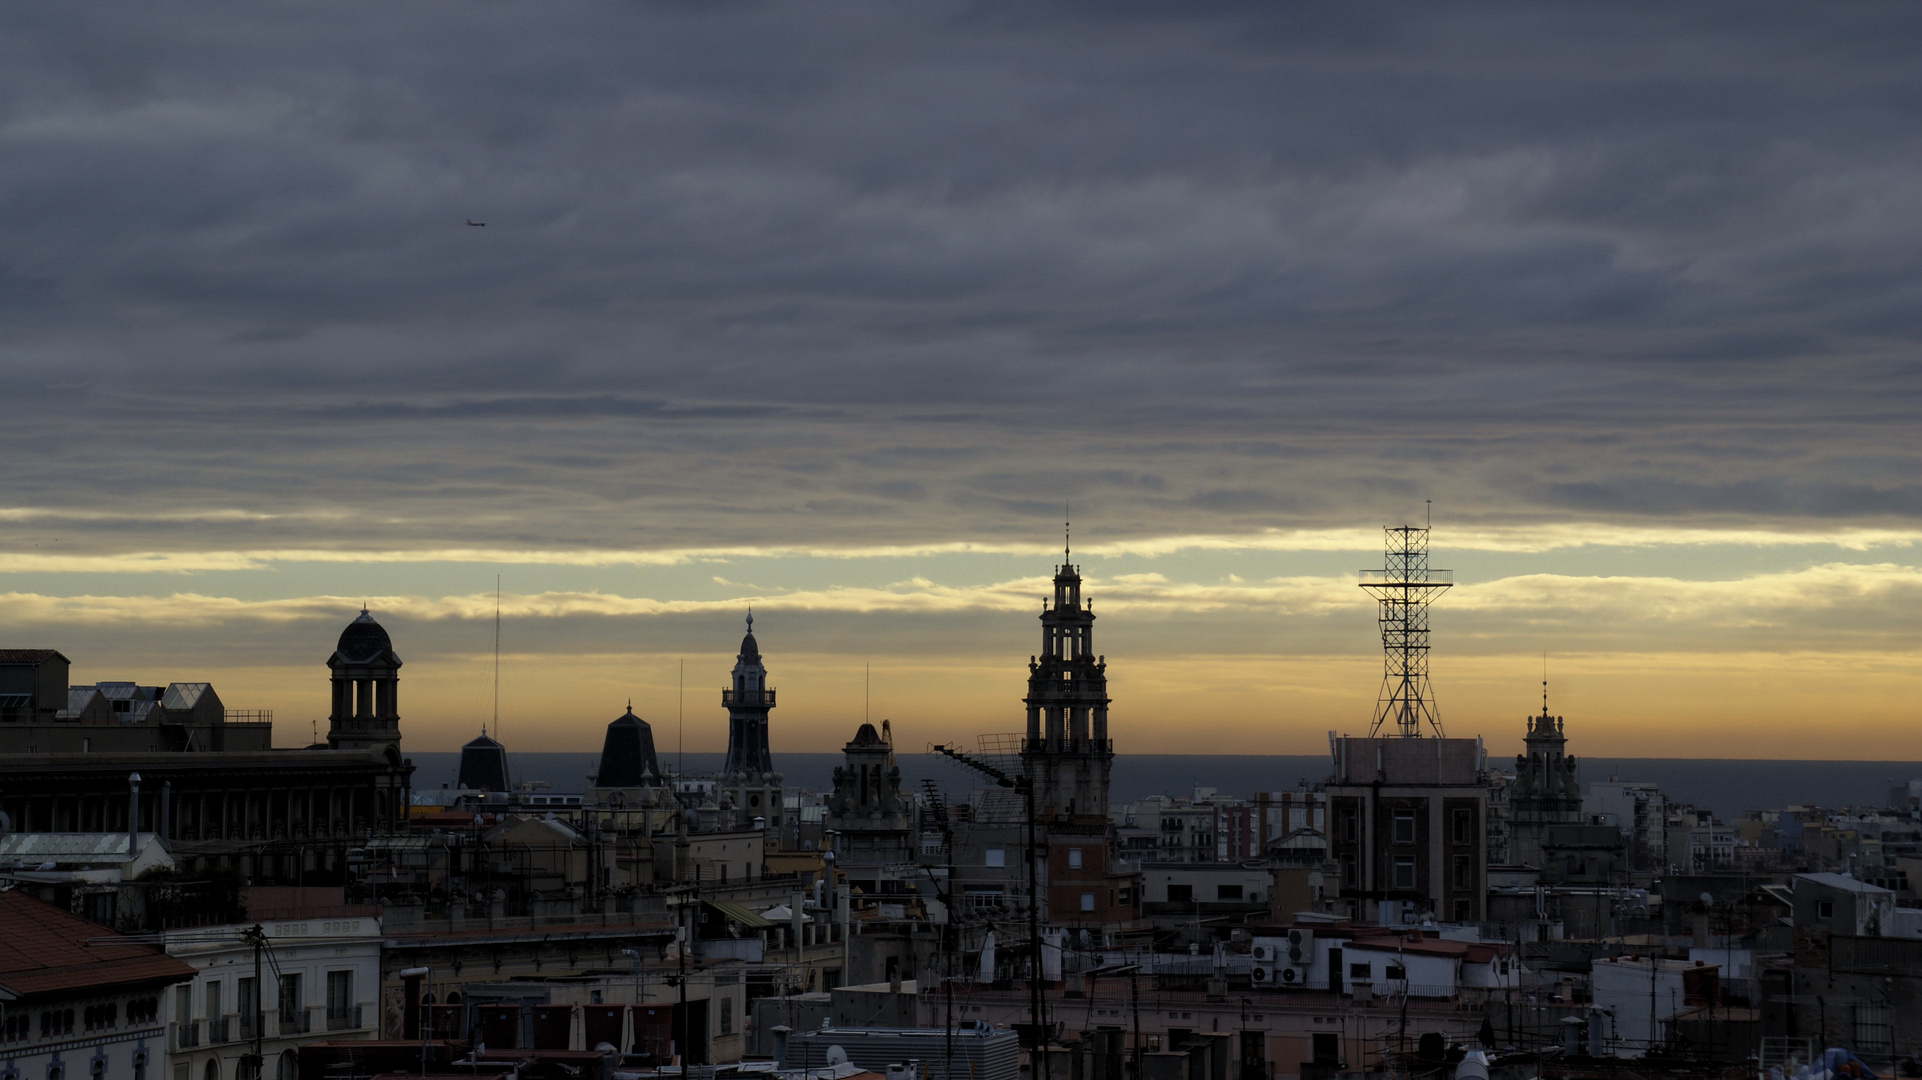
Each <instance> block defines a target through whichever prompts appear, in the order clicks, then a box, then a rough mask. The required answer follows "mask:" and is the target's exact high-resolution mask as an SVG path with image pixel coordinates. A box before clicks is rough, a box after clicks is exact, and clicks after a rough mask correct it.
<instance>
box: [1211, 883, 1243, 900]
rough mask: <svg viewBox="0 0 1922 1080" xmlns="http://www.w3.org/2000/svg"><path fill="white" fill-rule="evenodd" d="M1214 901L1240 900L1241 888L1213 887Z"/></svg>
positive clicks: (1228, 886) (1233, 886) (1232, 886)
mask: <svg viewBox="0 0 1922 1080" xmlns="http://www.w3.org/2000/svg"><path fill="white" fill-rule="evenodd" d="M1215 899H1217V900H1239V899H1241V886H1239V885H1217V886H1215Z"/></svg>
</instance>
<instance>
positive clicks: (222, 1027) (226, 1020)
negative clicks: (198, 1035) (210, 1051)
mask: <svg viewBox="0 0 1922 1080" xmlns="http://www.w3.org/2000/svg"><path fill="white" fill-rule="evenodd" d="M232 1031H233V1017H231V1016H223V1017H221V1018H220V1019H218V1020H209V1021H207V1045H209V1046H213V1045H216V1044H218V1043H224V1042H232V1041H233V1040H231V1039H229V1038H228V1037H227V1036H228V1035H229V1034H231V1033H232Z"/></svg>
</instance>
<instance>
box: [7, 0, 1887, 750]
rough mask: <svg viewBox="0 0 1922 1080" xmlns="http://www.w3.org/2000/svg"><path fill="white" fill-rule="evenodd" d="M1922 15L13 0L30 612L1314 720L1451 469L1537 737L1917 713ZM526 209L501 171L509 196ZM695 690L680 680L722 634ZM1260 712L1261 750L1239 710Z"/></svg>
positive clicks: (129, 626)
mask: <svg viewBox="0 0 1922 1080" xmlns="http://www.w3.org/2000/svg"><path fill="white" fill-rule="evenodd" d="M1917 40H1922V10H1919V9H1917V8H1915V7H1914V6H1913V5H1903V4H1875V3H1865V4H1852V5H1846V6H1841V7H1836V6H1826V7H1819V8H1818V7H1811V6H1806V5H1802V6H1796V5H1777V4H1764V5H1755V4H1739V5H1738V4H1720V5H1718V4H1701V5H1666V4H1653V3H1647V4H1637V3H1628V4H1610V5H1563V6H1559V7H1546V8H1545V7H1543V6H1541V5H1530V4H1462V5H1448V6H1446V7H1435V6H1410V5H1388V4H1382V5H1374V4H1365V3H1362V4H1342V5H1307V4H1292V5H1274V4H1229V3H1196V4H1141V3H1115V2H1109V3H1100V4H1075V3H1022V4H960V3H938V2H930V3H924V4H912V5H902V4H885V3H826V2H824V3H813V4H794V3H773V2H767V3H754V2H730V0H720V2H715V3H709V4H700V5H688V4H665V3H647V2H626V3H603V4H583V3H557V4H546V5H524V4H489V3H461V4H452V3H432V2H423V3H415V4H406V5H393V4H373V3H351V2H349V3H341V4H334V5H327V6H325V7H299V6H290V5H253V4H238V3H235V4H220V3H212V4H196V5H192V6H186V5H176V4H169V3H160V4H153V3H140V4H134V3H120V2H116V0H102V2H100V3H94V4H86V5H29V6H19V5H15V6H12V7H9V8H8V9H7V10H5V11H4V12H0V378H4V385H5V386H6V388H7V394H6V406H7V408H6V422H5V423H4V424H0V453H3V454H4V455H5V460H6V462H7V465H8V467H7V468H6V469H5V470H4V476H5V480H4V483H3V484H0V645H5V646H7V647H53V648H58V649H60V650H61V651H62V652H63V653H65V654H66V655H67V656H69V657H70V658H71V659H72V660H73V662H74V666H73V676H74V681H76V682H92V681H96V680H102V679H134V680H138V681H141V682H154V683H165V682H168V681H173V680H181V681H202V680H205V681H211V682H213V684H214V686H215V688H216V690H217V691H218V692H219V694H220V696H221V697H222V699H223V700H224V701H225V702H226V704H227V705H228V706H229V707H230V708H270V709H273V710H274V712H275V717H276V721H277V729H276V739H277V741H278V742H279V743H280V744H283V745H298V744H303V743H305V742H306V741H307V740H308V739H309V738H310V737H311V736H312V734H313V732H314V731H315V730H316V728H317V727H318V728H319V729H324V727H325V713H326V709H327V688H326V671H325V669H324V667H323V666H322V665H323V664H324V661H325V660H326V658H327V656H328V654H329V653H330V652H331V650H332V647H333V642H334V639H335V637H336V636H337V635H338V633H339V630H340V628H341V627H343V626H344V625H345V624H346V623H347V622H348V621H349V620H350V619H352V618H353V617H354V615H356V614H357V613H358V611H359V610H360V608H361V605H362V604H363V603H364V604H366V605H367V606H368V607H369V608H370V609H371V610H372V611H373V612H374V614H375V615H376V616H377V617H378V618H379V619H380V620H381V621H382V623H383V624H384V625H385V626H387V627H388V629H389V630H390V632H391V633H392V635H393V637H394V641H395V647H396V650H397V651H398V652H399V653H400V655H401V656H402V658H403V660H404V661H405V663H406V667H405V668H404V670H403V672H402V683H401V698H400V702H401V710H402V715H403V729H404V731H405V732H406V742H405V744H404V745H405V747H406V748H409V749H415V750H423V751H425V750H445V749H451V748H453V747H455V746H457V745H459V743H460V742H462V741H464V740H466V739H467V738H469V737H471V736H472V735H473V734H474V733H475V732H477V731H478V730H479V728H480V726H481V725H482V724H483V723H495V722H496V721H495V719H494V718H495V716H496V709H495V704H494V702H495V693H494V691H495V674H494V673H495V665H494V655H495V654H494V630H495V608H496V603H495V596H496V581H497V580H498V582H499V609H500V614H501V618H500V627H501V634H500V654H499V655H500V663H499V680H498V685H499V707H498V721H497V723H498V725H499V727H500V729H501V731H502V734H503V737H504V739H505V740H506V741H507V742H508V744H509V745H510V747H517V748H520V749H527V750H540V749H545V750H585V749H592V748H594V747H596V746H598V743H599V740H600V734H601V731H602V729H603V727H604V725H605V724H606V723H607V721H609V720H611V719H612V718H613V717H615V716H617V715H619V714H620V713H621V711H622V710H623V708H624V707H625V706H626V705H627V703H628V701H629V700H631V701H632V702H633V704H634V708H635V711H636V712H638V713H640V714H641V715H642V716H644V717H647V718H648V719H649V720H650V721H651V722H652V723H653V724H654V726H655V729H656V732H657V737H658V738H660V740H661V741H662V742H663V744H664V745H671V744H673V743H675V742H676V741H677V740H683V739H684V740H685V745H686V746H687V748H688V749H690V750H713V749H719V748H720V747H721V746H722V745H724V743H725V714H724V713H723V712H722V710H721V709H720V706H719V698H718V696H717V694H716V693H715V691H716V690H717V689H718V688H719V687H720V686H721V685H723V683H724V682H725V681H726V677H727V671H728V668H729V666H730V665H731V663H732V654H733V652H734V650H735V648H736V647H737V645H738V642H739V635H740V632H741V630H742V625H743V624H742V618H743V616H744V615H745V614H746V612H747V610H748V609H749V608H750V607H752V609H753V610H754V612H755V614H756V629H757V632H758V637H759V640H760V642H761V645H762V649H763V651H764V653H765V654H766V655H767V658H768V664H769V668H770V673H771V682H772V683H773V684H774V685H775V686H776V687H778V688H779V689H780V690H781V692H782V694H781V702H782V704H781V706H780V707H779V708H778V709H777V710H776V711H775V714H774V722H773V732H774V734H773V743H774V749H775V750H776V752H777V753H779V752H780V751H782V750H784V749H785V750H791V751H824V750H831V749H834V748H836V747H838V746H839V745H840V744H841V743H842V742H844V741H846V739H848V738H849V737H850V736H851V735H852V733H853V729H854V728H855V726H857V725H858V724H859V723H860V721H861V718H862V717H863V716H864V715H867V716H871V717H873V718H875V719H879V718H881V717H883V716H886V717H889V718H891V719H892V720H893V722H894V725H895V729H896V731H897V733H898V734H899V735H900V736H901V737H902V740H903V744H904V745H911V746H912V745H919V744H920V743H922V742H942V741H949V740H955V739H963V740H964V739H967V738H969V737H971V736H972V735H974V734H978V733H992V732H1005V731H1014V730H1017V729H1018V728H1019V727H1020V726H1021V722H1022V721H1021V717H1022V712H1021V704H1020V698H1021V695H1022V693H1023V690H1024V687H1025V679H1026V666H1025V660H1026V658H1027V657H1028V656H1029V655H1030V654H1032V653H1034V652H1036V651H1037V649H1038V647H1039V625H1038V623H1037V622H1036V621H1035V616H1036V614H1037V613H1038V610H1039V601H1040V597H1041V595H1042V593H1043V592H1044V591H1045V589H1046V581H1047V579H1048V577H1049V576H1050V575H1051V574H1052V573H1053V568H1054V566H1055V565H1056V564H1057V563H1059V562H1060V561H1061V557H1062V556H1061V547H1062V539H1063V537H1062V526H1063V520H1064V504H1065V506H1066V508H1067V515H1068V516H1070V517H1071V518H1072V520H1073V535H1074V554H1073V560H1074V562H1075V563H1076V564H1078V565H1079V566H1080V567H1081V572H1082V573H1083V574H1084V575H1085V576H1086V577H1087V579H1088V586H1087V593H1088V595H1090V596H1092V597H1093V598H1094V603H1095V610H1096V613H1097V617H1098V621H1097V623H1096V630H1095V640H1096V645H1097V648H1098V649H1099V651H1101V652H1103V653H1104V654H1105V655H1106V656H1107V659H1108V663H1109V667H1108V670H1109V677H1110V689H1111V692H1112V695H1113V697H1114V700H1115V704H1114V707H1113V713H1112V717H1113V719H1112V727H1113V734H1114V737H1115V740H1116V744H1117V749H1118V750H1120V751H1121V752H1129V753H1132V752H1141V753H1279V754H1287V753H1315V752H1318V751H1320V750H1322V749H1325V747H1326V745H1327V733H1328V732H1329V731H1330V730H1339V731H1342V732H1346V733H1352V734H1362V733H1365V730H1366V728H1367V726H1368V724H1369V721H1370V718H1371V715H1372V711H1373V707H1374V702H1375V698H1376V692H1377V689H1378V686H1379V683H1380V677H1381V666H1382V661H1381V652H1380V641H1379V636H1378V628H1377V624H1376V621H1375V613H1374V610H1373V608H1372V606H1371V602H1370V601H1369V599H1368V597H1367V596H1366V595H1364V594H1363V593H1362V591H1361V590H1359V589H1358V588H1356V583H1357V580H1358V577H1357V575H1358V573H1359V571H1361V570H1362V569H1365V568H1370V567H1379V566H1380V565H1381V558H1382V557H1381V540H1382V534H1381V529H1382V528H1383V527H1384V526H1394V525H1403V524H1422V523H1424V522H1426V521H1428V520H1429V515H1430V514H1431V513H1432V521H1433V533H1432V545H1433V550H1434V564H1435V565H1436V566H1438V567H1446V568H1449V569H1452V570H1454V571H1455V582H1456V584H1455V586H1454V588H1453V589H1452V590H1450V591H1449V592H1448V593H1447V594H1446V595H1444V596H1443V597H1442V598H1441V599H1440V600H1439V601H1438V602H1437V604H1436V605H1435V609H1434V615H1433V627H1434V648H1433V654H1432V656H1433V662H1432V664H1433V673H1434V674H1433V685H1434V688H1435V693H1436V696H1437V701H1438V706H1439V711H1440V715H1441V717H1442V720H1443V723H1444V726H1445V727H1446V729H1447V732H1448V734H1450V735H1480V736H1482V737H1483V738H1485V739H1486V740H1487V742H1488V744H1489V746H1490V748H1491V750H1493V751H1498V752H1502V753H1509V752H1513V750H1514V749H1515V748H1516V747H1517V746H1518V745H1519V741H1520V738H1521V734H1522V731H1523V718H1524V717H1525V716H1526V715H1528V714H1529V713H1531V712H1533V711H1536V710H1538V709H1539V708H1540V705H1541V682H1542V679H1543V672H1544V669H1545V668H1546V671H1547V675H1548V680H1549V684H1550V693H1551V709H1552V711H1554V712H1556V713H1557V714H1560V715H1563V716H1565V717H1566V718H1567V730H1568V731H1569V733H1570V737H1571V747H1570V749H1571V750H1572V751H1573V752H1575V753H1577V754H1584V753H1586V754H1595V755H1603V756H1611V757H1652V756H1682V757H1694V756H1713V757H1758V758H1837V759H1847V758H1855V759H1878V758H1885V757H1894V758H1907V759H1922V725H1918V724H1916V723H1915V720H1916V719H1917V716H1916V704H1915V703H1916V702H1917V701H1918V700H1922V676H1919V675H1918V673H1917V670H1916V669H1917V663H1916V661H1917V644H1918V631H1922V618H1918V615H1917V611H1918V601H1922V565H1919V564H1918V558H1917V546H1916V545H1917V541H1918V539H1922V473H1919V471H1918V469H1917V464H1918V449H1919V447H1918V444H1919V443H1922V424H1918V423H1917V418H1918V403H1919V397H1922V363H1919V362H1918V352H1917V337H1918V333H1919V332H1922V302H1919V301H1922V254H1919V253H1922V197H1919V196H1922V126H1919V125H1918V119H1922V67H1918V66H1917V65H1916V64H1915V63H1914V56H1913V42H1915V41H1917ZM469 221H473V222H485V225H484V226H483V227H470V226H469V225H468V224H467V223H468V222H469ZM683 687H684V688H685V689H684V690H683ZM1197 737H1199V738H1200V741H1199V742H1197Z"/></svg>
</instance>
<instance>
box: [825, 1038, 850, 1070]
mask: <svg viewBox="0 0 1922 1080" xmlns="http://www.w3.org/2000/svg"><path fill="white" fill-rule="evenodd" d="M827 1063H828V1064H829V1065H846V1064H847V1063H848V1052H847V1051H846V1050H843V1049H841V1046H840V1044H839V1043H836V1044H835V1045H833V1046H830V1047H828V1061H827Z"/></svg>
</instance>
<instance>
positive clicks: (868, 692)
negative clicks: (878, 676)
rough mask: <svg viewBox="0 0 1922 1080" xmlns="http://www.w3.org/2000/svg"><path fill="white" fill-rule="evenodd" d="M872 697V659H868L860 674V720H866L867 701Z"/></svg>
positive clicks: (863, 721)
mask: <svg viewBox="0 0 1922 1080" xmlns="http://www.w3.org/2000/svg"><path fill="white" fill-rule="evenodd" d="M873 699H874V661H872V660H869V661H867V663H866V664H865V665H864V666H863V668H862V674H861V722H862V723H863V724H865V723H867V722H868V702H870V701H872V700H873Z"/></svg>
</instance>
